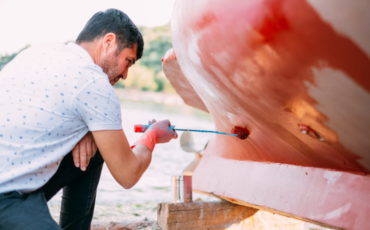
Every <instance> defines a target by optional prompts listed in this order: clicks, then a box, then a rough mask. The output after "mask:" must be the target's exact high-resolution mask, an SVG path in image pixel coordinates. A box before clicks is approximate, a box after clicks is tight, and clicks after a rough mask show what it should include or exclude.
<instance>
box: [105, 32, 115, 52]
mask: <svg viewBox="0 0 370 230" xmlns="http://www.w3.org/2000/svg"><path fill="white" fill-rule="evenodd" d="M116 41H117V37H116V35H115V34H114V33H106V34H105V35H104V36H103V48H104V51H105V52H111V51H115V50H116V45H117V43H116Z"/></svg>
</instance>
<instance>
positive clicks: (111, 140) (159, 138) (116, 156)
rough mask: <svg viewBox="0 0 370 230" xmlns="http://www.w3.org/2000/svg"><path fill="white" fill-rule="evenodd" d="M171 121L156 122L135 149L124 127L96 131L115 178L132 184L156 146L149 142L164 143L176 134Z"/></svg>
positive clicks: (96, 136) (100, 149)
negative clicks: (131, 145) (129, 141)
mask: <svg viewBox="0 0 370 230" xmlns="http://www.w3.org/2000/svg"><path fill="white" fill-rule="evenodd" d="M169 126H170V124H169V122H168V121H161V122H157V123H156V124H153V125H152V127H153V128H151V129H150V130H147V131H146V133H144V135H143V136H142V138H141V139H139V141H138V142H137V144H136V145H135V147H134V148H133V149H131V148H130V145H129V143H128V141H127V138H126V135H125V134H124V132H123V131H122V130H106V131H93V132H92V134H93V136H94V139H95V143H96V145H97V146H98V149H99V151H100V153H101V155H102V157H103V159H104V161H105V162H106V164H107V166H108V168H109V171H110V172H111V174H112V175H113V177H114V178H115V180H116V181H117V182H118V183H119V184H121V185H122V186H123V187H124V188H131V187H132V186H133V185H135V184H136V182H137V181H138V180H139V179H140V177H141V176H142V174H143V173H144V172H145V170H146V169H147V168H148V166H149V164H150V162H151V159H152V149H153V146H151V145H150V144H149V145H148V144H147V143H148V141H147V140H150V141H149V142H155V143H164V142H168V141H170V140H171V139H172V138H176V137H177V134H176V133H175V132H174V131H173V130H171V129H170V128H169Z"/></svg>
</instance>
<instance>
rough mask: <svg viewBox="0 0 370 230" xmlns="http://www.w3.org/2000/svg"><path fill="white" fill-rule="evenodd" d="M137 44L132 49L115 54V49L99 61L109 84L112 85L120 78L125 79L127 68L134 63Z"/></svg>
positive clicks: (125, 49)
mask: <svg viewBox="0 0 370 230" xmlns="http://www.w3.org/2000/svg"><path fill="white" fill-rule="evenodd" d="M136 50H137V44H136V43H135V44H134V45H133V46H132V48H124V49H123V50H121V52H119V53H117V48H116V49H114V50H112V52H110V53H107V54H106V55H105V56H104V58H103V59H102V61H101V67H102V69H103V71H104V72H105V73H106V74H107V75H108V78H109V82H110V83H111V85H114V84H116V83H117V82H118V80H119V79H120V78H122V79H126V78H127V74H128V68H130V67H131V66H132V65H133V64H135V61H136Z"/></svg>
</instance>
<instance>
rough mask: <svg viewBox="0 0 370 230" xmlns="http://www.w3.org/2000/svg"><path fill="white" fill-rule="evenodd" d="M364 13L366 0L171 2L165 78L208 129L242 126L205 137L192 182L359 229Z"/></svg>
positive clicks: (365, 126) (364, 187)
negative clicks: (239, 133) (240, 132)
mask: <svg viewBox="0 0 370 230" xmlns="http://www.w3.org/2000/svg"><path fill="white" fill-rule="evenodd" d="M334 3H335V5H333V4H334ZM366 6H367V7H366ZM337 9H341V10H337ZM369 15H370V13H369V2H368V1H367V0H358V1H355V2H350V1H324V2H323V1H318V0H311V1H304V0H264V1H261V0H249V1H246V0H234V1H232V4H231V2H229V1H225V0H201V1H200V0H197V1H196V0H178V1H177V2H176V4H175V7H174V13H173V18H172V31H173V50H172V51H170V52H168V53H167V55H166V56H165V58H164V60H163V69H164V72H165V74H166V76H167V77H168V79H169V80H170V81H171V83H172V84H173V85H174V87H175V89H176V90H177V91H178V93H179V94H180V95H181V96H182V97H183V99H184V101H185V102H186V103H188V104H189V105H192V106H194V107H197V108H200V109H203V110H205V111H208V112H210V114H211V115H212V117H213V119H214V122H215V125H216V128H217V130H219V131H224V132H231V131H232V129H233V128H234V127H235V126H241V127H245V128H247V129H248V130H249V132H250V136H249V137H248V138H247V139H246V140H240V139H238V138H235V137H229V136H222V135H218V136H215V137H214V138H213V139H212V140H211V141H210V143H209V145H208V147H207V149H206V151H205V157H204V159H203V160H202V161H201V163H200V165H199V166H198V168H197V170H196V171H195V174H194V187H195V188H196V189H198V190H201V191H206V192H211V193H214V194H216V195H220V196H225V197H228V198H231V199H236V200H238V201H241V202H245V203H247V204H250V205H252V206H257V207H265V208H268V209H271V210H276V211H278V212H281V213H283V214H287V215H292V216H296V217H298V218H303V219H308V220H312V221H316V222H320V223H323V224H327V225H330V226H337V227H343V228H347V229H367V228H368V229H370V221H367V220H368V219H370V177H369V172H370V94H369V91H370V58H369V57H370V29H369V28H370V27H369V23H370V16H369ZM270 193H271V194H273V195H268V194H270ZM364 226H366V227H367V228H364Z"/></svg>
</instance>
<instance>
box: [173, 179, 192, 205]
mask: <svg viewBox="0 0 370 230" xmlns="http://www.w3.org/2000/svg"><path fill="white" fill-rule="evenodd" d="M172 192H173V200H174V202H175V203H180V202H184V203H189V202H192V199H193V197H192V194H193V188H192V176H188V175H186V176H185V175H183V176H173V177H172Z"/></svg>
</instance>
